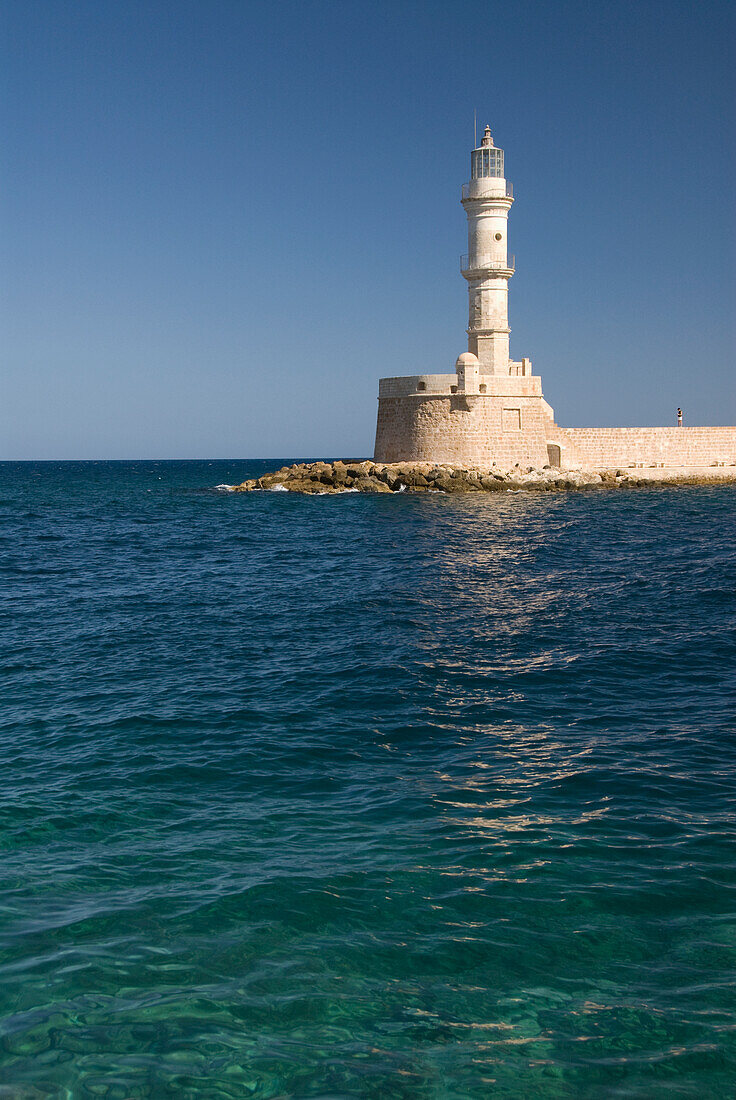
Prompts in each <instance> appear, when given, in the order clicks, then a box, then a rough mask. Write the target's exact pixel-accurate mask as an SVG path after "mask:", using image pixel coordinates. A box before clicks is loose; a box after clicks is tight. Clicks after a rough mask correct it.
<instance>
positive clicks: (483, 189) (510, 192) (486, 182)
mask: <svg viewBox="0 0 736 1100" xmlns="http://www.w3.org/2000/svg"><path fill="white" fill-rule="evenodd" d="M462 197H463V200H466V199H487V198H501V197H504V198H507V199H513V197H514V185H513V183H511V182H510V181H509V180H504V179H497V178H493V177H489V178H486V179H473V180H471V181H470V183H464V184H463V192H462Z"/></svg>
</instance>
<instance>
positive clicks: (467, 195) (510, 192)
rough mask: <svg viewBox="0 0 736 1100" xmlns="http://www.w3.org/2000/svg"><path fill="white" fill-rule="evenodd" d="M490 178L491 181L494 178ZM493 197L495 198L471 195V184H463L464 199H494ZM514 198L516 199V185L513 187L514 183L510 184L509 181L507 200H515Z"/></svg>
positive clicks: (507, 182) (507, 183) (507, 184)
mask: <svg viewBox="0 0 736 1100" xmlns="http://www.w3.org/2000/svg"><path fill="white" fill-rule="evenodd" d="M488 178H489V179H490V178H492V177H488ZM492 197H493V196H492V195H471V194H470V184H469V183H464V184H463V198H464V199H469V198H474V199H476V198H477V199H482V198H492ZM513 197H514V185H513V183H509V181H508V180H506V198H507V199H513Z"/></svg>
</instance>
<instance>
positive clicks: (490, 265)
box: [460, 254, 516, 278]
mask: <svg viewBox="0 0 736 1100" xmlns="http://www.w3.org/2000/svg"><path fill="white" fill-rule="evenodd" d="M515 270H516V256H508V257H507V258H506V259H503V258H502V259H499V257H498V256H468V255H467V254H466V255H464V256H461V257H460V271H461V273H462V274H463V275H465V277H466V278H467V277H468V276H469V275H474V274H476V273H477V274H479V275H480V274H482V273H483V272H484V271H499V272H503V273H504V274H506V273H508V274H509V275H513V273H514V271H515Z"/></svg>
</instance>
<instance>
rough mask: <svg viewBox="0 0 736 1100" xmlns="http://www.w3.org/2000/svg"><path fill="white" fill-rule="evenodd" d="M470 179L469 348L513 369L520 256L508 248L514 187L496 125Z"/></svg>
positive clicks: (466, 193)
mask: <svg viewBox="0 0 736 1100" xmlns="http://www.w3.org/2000/svg"><path fill="white" fill-rule="evenodd" d="M470 177H471V178H470V182H469V183H466V184H465V185H464V187H463V195H462V203H463V206H464V208H465V212H466V214H467V216H468V252H467V255H465V256H463V257H462V261H461V269H462V273H463V275H464V276H465V278H466V279H467V281H468V293H469V299H470V310H469V317H468V351H470V352H472V353H473V354H474V355H477V357H478V360H479V361H480V368H481V373H483V374H509V373H510V354H509V334H510V331H511V330H510V329H509V310H508V298H509V279H510V278H511V276H512V275H513V273H514V260H513V257H510V256H509V254H508V233H507V229H508V217H509V210H510V209H511V205H512V203H513V201H514V199H513V190H512V187H511V184H510V183H507V181H506V178H505V176H504V157H503V149H498V148H496V146H495V145H494V144H493V138H492V137H491V130H490V127H489V126H486V129H485V133H484V135H483V138H482V139H481V143H480V145H479V146H478V148H477V149H473V151H472V154H471V172H470Z"/></svg>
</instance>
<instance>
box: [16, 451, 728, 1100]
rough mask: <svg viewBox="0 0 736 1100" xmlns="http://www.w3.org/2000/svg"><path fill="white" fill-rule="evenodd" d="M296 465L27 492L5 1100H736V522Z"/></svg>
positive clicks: (723, 498)
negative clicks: (223, 487) (318, 471)
mask: <svg viewBox="0 0 736 1100" xmlns="http://www.w3.org/2000/svg"><path fill="white" fill-rule="evenodd" d="M273 467H274V463H252V462H229V463H226V462H214V463H207V462H170V463H164V462H161V463H146V462H139V463H39V464H32V463H25V464H21V463H18V464H11V463H5V464H2V465H0V616H1V618H0V639H1V642H2V648H1V650H0V670H1V673H2V677H1V684H2V706H1V709H0V841H1V849H0V850H1V853H2V856H1V859H0V951H1V954H0V1021H1V1022H0V1082H1V1085H0V1097H6V1096H8V1097H12V1098H13V1100H15V1098H40V1097H73V1098H76V1097H88V1096H89V1097H92V1096H94V1097H110V1098H117V1100H126V1098H132V1097H149V1096H150V1097H168V1096H171V1097H185V1098H187V1097H197V1098H198V1097H237V1098H240V1097H250V1096H253V1097H273V1098H277V1097H278V1098H286V1097H323V1098H328V1097H329V1098H331V1100H335V1098H341V1097H381V1098H384V1097H386V1098H401V1100H409V1098H419V1100H445V1098H465V1097H471V1098H474V1097H484V1098H485V1097H494V1098H495V1097H513V1098H516V1097H522V1098H542V1097H543V1098H550V1100H552V1098H555V1100H557V1098H567V1097H590V1098H598V1097H626V1098H632V1097H635V1098H647V1100H648V1098H650V1097H667V1098H668V1100H671V1098H680V1097H693V1098H695V1097H697V1098H698V1100H701V1098H708V1097H729V1098H730V1097H733V1096H734V1095H736V997H735V996H734V984H733V983H734V977H735V971H736V843H735V842H736V818H735V817H734V812H735V811H736V785H735V782H734V775H735V765H736V741H735V738H734V724H735V722H734V719H735V714H734V711H735V702H736V700H735V696H736V692H735V691H734V688H735V686H736V677H735V675H734V670H735V667H736V641H735V633H734V628H735V626H736V553H735V550H734V547H735V543H736V489H734V488H731V487H720V488H715V489H705V488H702V489H701V488H684V489H672V488H669V489H662V488H660V489H635V490H623V491H609V492H583V493H569V494H535V493H503V494H495V495H469V496H443V495H439V494H436V495H431V496H425V495H416V496H413V495H411V494H410V493H403V494H400V495H395V496H391V497H388V496H363V495H357V494H349V495H344V496H325V497H301V496H296V495H291V494H286V493H254V494H244V495H235V494H227V493H217V492H213V491H212V487H213V486H215V485H217V484H219V483H222V482H234V481H240V480H242V479H243V478H245V477H246V476H255V475H257V474H259V473H262V472H265V470H266V469H268V468H273ZM2 1086H5V1087H4V1088H3V1087H2Z"/></svg>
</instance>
